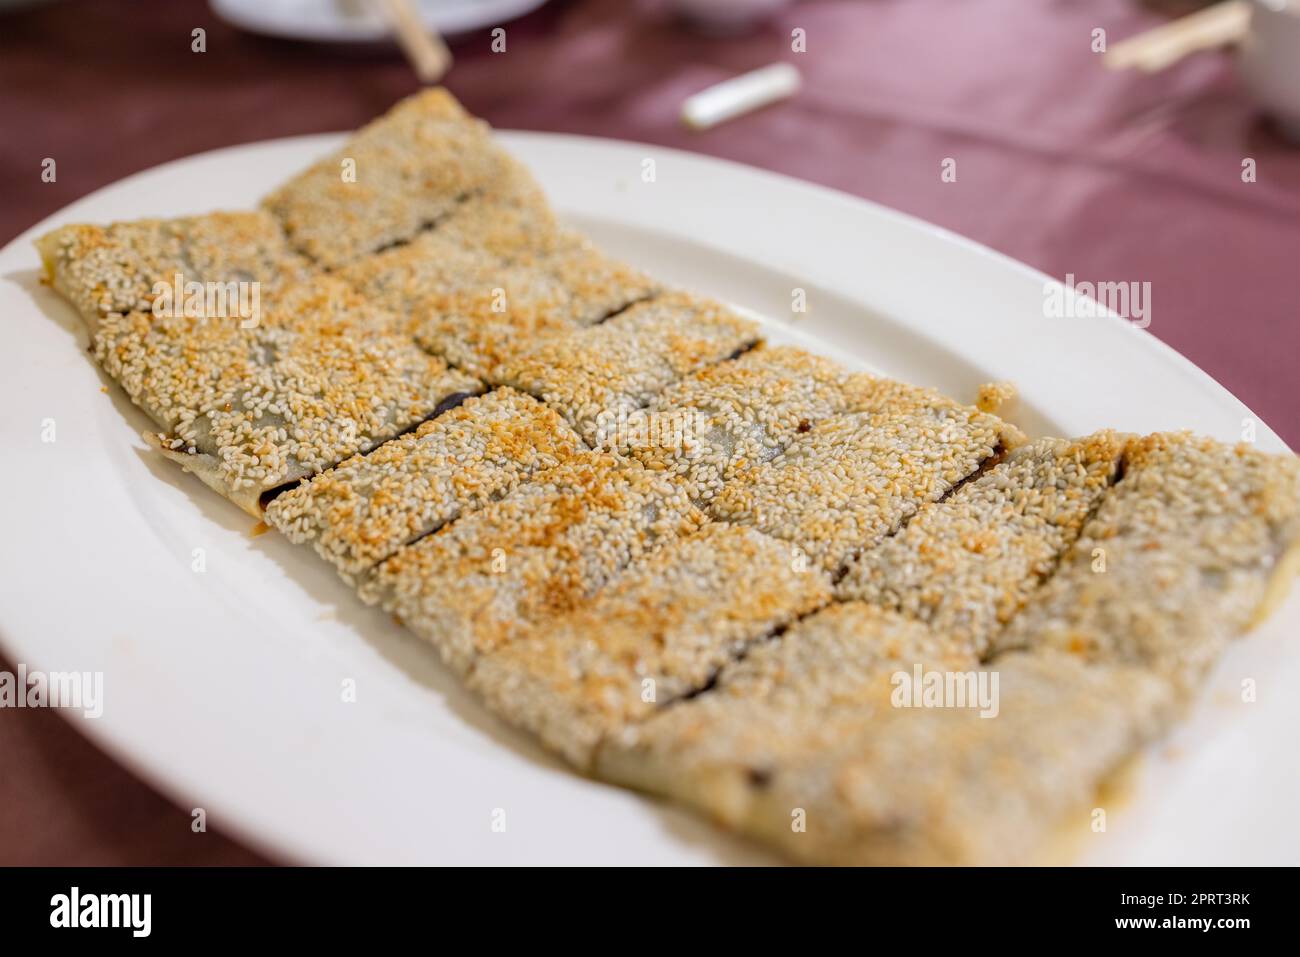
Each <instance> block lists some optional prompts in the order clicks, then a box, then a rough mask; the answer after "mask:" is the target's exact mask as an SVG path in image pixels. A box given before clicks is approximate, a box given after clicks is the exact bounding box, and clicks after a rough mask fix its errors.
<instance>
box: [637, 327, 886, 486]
mask: <svg viewBox="0 0 1300 957" xmlns="http://www.w3.org/2000/svg"><path fill="white" fill-rule="evenodd" d="M873 381H874V380H872V378H871V377H870V376H867V375H865V374H864V373H855V372H849V371H848V370H846V369H845V368H844V367H843V366H840V365H839V364H838V363H835V362H832V361H831V360H829V359H825V358H823V357H821V356H817V355H813V354H812V353H809V352H805V351H804V350H803V349H798V348H795V347H793V346H778V347H775V348H762V347H760V348H757V349H754V350H751V351H750V352H747V353H745V354H744V355H742V356H740V357H739V358H737V359H733V360H731V361H728V362H722V363H719V364H718V365H715V366H709V367H707V368H705V369H702V370H700V371H699V372H697V373H695V374H694V375H692V376H689V377H688V378H686V379H683V380H681V381H680V382H677V383H674V384H673V385H670V386H669V387H668V388H666V389H665V390H664V391H663V392H662V393H660V394H659V395H658V396H657V397H656V398H655V399H654V400H653V401H652V402H651V403H650V405H649V406H647V407H646V408H645V409H643V410H640V411H638V412H636V413H634V414H632V415H630V416H629V417H628V427H627V428H626V429H625V430H624V433H623V434H622V435H620V436H618V438H619V440H620V445H621V447H622V448H623V449H624V451H626V452H627V453H628V454H631V455H633V456H635V457H636V458H637V459H638V460H639V461H641V462H642V463H643V464H644V465H645V466H646V467H647V468H650V469H654V470H656V471H661V472H665V473H667V474H670V475H672V476H673V477H674V478H676V479H677V480H678V481H681V482H684V483H686V487H687V489H688V491H689V493H690V495H691V497H692V498H693V499H694V500H695V501H696V502H697V503H698V504H701V505H703V504H704V503H706V502H708V501H709V499H711V498H712V497H713V496H714V495H716V494H717V493H718V491H719V490H720V489H721V488H722V486H723V484H724V483H725V482H727V481H729V480H730V479H731V478H732V477H733V476H734V474H735V473H736V471H737V470H738V469H744V468H746V467H747V466H751V465H754V464H756V463H763V462H768V461H771V460H772V459H773V458H775V457H776V456H777V455H779V454H780V453H781V452H782V451H783V450H784V449H785V448H786V446H788V445H789V444H790V442H791V441H792V440H793V439H795V438H796V437H797V436H798V435H800V434H802V433H804V432H807V431H808V430H809V429H811V428H812V426H813V424H814V423H817V422H820V421H822V420H823V419H826V418H829V417H830V416H832V415H834V414H836V413H839V412H847V411H849V410H851V409H853V408H854V406H855V404H856V401H857V400H858V399H859V398H860V397H861V396H862V395H863V394H864V393H866V392H869V391H870V388H871V383H872V382H873Z"/></svg>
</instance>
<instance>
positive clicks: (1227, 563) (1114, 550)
mask: <svg viewBox="0 0 1300 957" xmlns="http://www.w3.org/2000/svg"><path fill="white" fill-rule="evenodd" d="M1298 542H1300V460H1297V459H1296V458H1295V457H1294V456H1286V455H1266V454H1264V453H1261V452H1259V451H1256V450H1255V449H1251V448H1248V447H1246V446H1244V445H1238V446H1235V447H1234V446H1230V445H1224V444H1222V443H1219V442H1214V441H1211V440H1210V439H1204V438H1198V437H1196V436H1192V435H1190V434H1188V433H1172V434H1171V433H1160V434H1156V435H1150V436H1147V437H1146V438H1142V439H1135V440H1133V441H1132V442H1131V443H1130V445H1129V447H1128V450H1127V455H1126V464H1125V474H1124V477H1123V479H1121V480H1120V482H1119V483H1118V484H1117V485H1116V486H1115V488H1114V490H1113V491H1112V492H1111V493H1110V495H1108V496H1107V497H1106V499H1105V501H1104V502H1103V503H1102V505H1101V507H1100V509H1098V511H1097V514H1096V516H1095V517H1094V518H1093V519H1092V521H1090V522H1089V523H1088V525H1087V526H1086V527H1085V528H1084V530H1083V534H1082V535H1081V536H1080V538H1079V540H1078V541H1077V542H1076V543H1075V545H1074V547H1073V548H1072V549H1071V551H1070V553H1069V554H1068V555H1067V556H1066V557H1065V559H1064V560H1063V561H1062V563H1061V567H1060V569H1059V570H1058V571H1057V572H1056V574H1055V575H1054V576H1052V578H1051V580H1049V581H1048V582H1047V584H1046V585H1045V586H1044V587H1043V588H1042V589H1041V590H1040V591H1039V592H1038V593H1037V594H1035V596H1034V598H1033V600H1032V601H1030V602H1029V604H1028V605H1027V606H1026V607H1025V608H1024V610H1023V611H1022V612H1021V613H1020V614H1019V615H1017V616H1016V617H1015V618H1014V619H1012V621H1011V623H1010V625H1009V626H1008V627H1007V629H1006V631H1005V632H1003V633H1002V634H1001V635H1000V636H999V638H998V640H997V642H996V646H997V648H998V649H999V650H1006V649H1012V648H1054V649H1058V650H1061V651H1064V652H1066V653H1068V654H1073V655H1077V656H1079V657H1081V658H1083V659H1086V660H1088V661H1095V662H1101V663H1122V664H1131V665H1136V666H1141V667H1143V668H1149V669H1151V670H1153V671H1155V672H1156V673H1158V674H1160V675H1162V676H1164V677H1166V678H1168V679H1169V680H1171V681H1173V682H1174V683H1175V684H1176V685H1177V687H1178V688H1180V689H1181V690H1182V691H1183V692H1185V693H1190V692H1191V691H1192V690H1193V689H1195V688H1196V687H1197V685H1198V683H1199V679H1200V678H1201V676H1202V675H1203V673H1204V672H1205V671H1206V670H1207V669H1208V668H1209V666H1210V665H1211V664H1212V663H1213V662H1214V660H1215V659H1216V658H1217V657H1218V654H1219V652H1220V651H1221V650H1222V648H1223V646H1224V644H1225V643H1226V642H1227V641H1229V640H1230V639H1231V638H1232V637H1233V636H1234V635H1236V634H1238V633H1240V632H1241V631H1242V630H1243V629H1245V628H1246V627H1247V626H1248V625H1250V624H1251V623H1252V621H1253V619H1254V618H1255V616H1256V614H1257V612H1258V610H1259V608H1260V606H1261V604H1262V603H1263V602H1264V601H1265V600H1266V598H1267V596H1268V592H1269V589H1270V586H1271V585H1272V581H1273V579H1274V577H1275V576H1276V575H1278V574H1279V571H1280V570H1282V573H1283V574H1285V575H1286V577H1287V578H1290V577H1291V574H1293V573H1294V570H1293V569H1288V570H1283V569H1284V565H1285V563H1284V558H1285V556H1286V555H1287V554H1288V553H1290V552H1293V551H1294V550H1295V549H1296V547H1297V543H1298Z"/></svg>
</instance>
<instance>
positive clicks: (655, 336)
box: [498, 292, 759, 448]
mask: <svg viewBox="0 0 1300 957" xmlns="http://www.w3.org/2000/svg"><path fill="white" fill-rule="evenodd" d="M758 340H759V333H758V326H757V325H756V324H755V323H753V322H751V321H750V320H747V319H742V318H741V317H740V316H738V315H736V314H735V313H734V312H732V311H731V310H730V309H728V308H727V307H726V306H723V305H722V304H720V303H717V302H714V301H712V300H710V299H705V298H702V297H700V296H696V295H693V294H691V293H686V292H671V293H667V294H665V295H662V296H659V297H657V298H654V299H651V300H649V301H647V302H642V303H638V304H637V305H634V306H632V307H631V308H629V309H627V310H626V311H625V312H622V313H619V314H618V315H617V316H615V317H614V318H612V319H610V320H609V321H607V322H603V323H601V324H600V325H598V326H594V327H592V328H590V329H583V330H579V331H577V332H573V333H570V334H568V335H562V336H558V337H554V338H550V339H547V340H545V341H544V342H543V343H542V344H541V345H539V346H537V347H536V348H534V349H531V350H529V351H528V352H526V353H524V354H523V355H521V356H518V357H516V358H514V359H511V360H509V361H507V362H505V363H503V364H502V366H501V368H500V371H499V374H498V375H499V379H500V381H501V382H502V383H503V384H505V385H509V386H512V387H514V388H516V389H519V390H520V391H522V392H527V393H529V394H530V395H534V396H536V397H537V398H539V399H542V400H543V401H544V402H546V403H547V404H549V405H552V406H553V407H554V408H555V409H556V410H558V411H559V412H560V413H561V414H562V415H563V416H564V417H565V418H566V419H567V420H568V421H569V424H570V425H572V426H573V427H574V428H575V429H576V430H577V432H578V434H579V435H581V436H582V437H583V439H584V440H585V441H586V442H587V443H588V444H589V445H592V446H593V447H601V448H617V447H618V445H619V442H618V434H619V431H620V430H621V429H624V428H626V425H627V416H628V414H629V413H631V412H634V411H635V410H637V409H639V408H641V407H642V406H644V405H646V404H647V403H648V402H649V401H650V400H651V399H652V398H654V397H655V395H657V394H658V393H659V392H661V391H662V390H663V389H664V388H666V387H667V386H669V385H671V384H672V383H674V382H676V381H678V380H680V379H682V378H684V377H685V376H687V375H690V374H691V373H692V372H696V371H698V370H699V369H702V368H704V367H705V366H708V365H712V364H714V363H717V362H721V361H722V360H724V359H727V358H729V357H731V356H733V355H735V354H737V353H739V352H741V351H742V350H744V349H747V348H748V347H750V346H752V345H753V344H754V343H756V342H757V341H758Z"/></svg>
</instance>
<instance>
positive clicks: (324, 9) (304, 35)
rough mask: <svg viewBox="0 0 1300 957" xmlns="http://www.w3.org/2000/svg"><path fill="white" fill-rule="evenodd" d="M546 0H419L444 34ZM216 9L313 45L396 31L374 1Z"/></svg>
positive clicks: (215, 5) (264, 0)
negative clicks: (387, 22) (385, 20)
mask: <svg viewBox="0 0 1300 957" xmlns="http://www.w3.org/2000/svg"><path fill="white" fill-rule="evenodd" d="M545 3H546V0H415V9H416V13H417V14H418V15H419V17H420V19H421V20H422V21H424V23H425V25H426V26H428V27H429V28H430V29H436V30H437V31H438V32H439V33H441V34H443V35H445V36H454V35H456V34H458V33H469V32H470V31H471V30H481V29H483V28H484V27H496V26H502V25H504V24H506V23H508V22H509V21H511V20H515V19H518V18H519V17H522V16H523V15H524V14H526V13H531V12H532V11H534V10H536V9H537V8H538V7H541V6H543V5H545ZM208 4H209V6H211V7H212V12H213V13H215V14H216V15H217V16H218V17H220V18H221V19H222V20H225V21H226V22H227V23H229V24H230V25H231V26H236V27H239V28H240V29H241V30H247V31H249V32H250V33H261V34H265V35H266V36H273V37H283V38H285V39H289V40H306V41H309V42H311V43H379V42H386V41H388V40H389V39H390V37H391V35H392V30H391V29H390V28H389V27H388V25H387V24H386V23H385V22H384V18H383V17H382V16H381V15H380V14H379V13H378V12H377V10H376V8H375V6H374V4H372V3H371V2H370V0H208Z"/></svg>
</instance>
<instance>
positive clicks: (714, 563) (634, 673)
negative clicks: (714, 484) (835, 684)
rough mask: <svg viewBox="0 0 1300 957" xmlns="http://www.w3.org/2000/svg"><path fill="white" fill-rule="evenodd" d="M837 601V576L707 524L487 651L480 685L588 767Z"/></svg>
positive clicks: (747, 534) (763, 540) (769, 542)
mask: <svg viewBox="0 0 1300 957" xmlns="http://www.w3.org/2000/svg"><path fill="white" fill-rule="evenodd" d="M829 600H830V582H829V580H828V579H827V578H826V577H825V576H824V575H821V574H820V573H818V572H816V571H813V570H810V569H803V570H798V569H797V568H796V566H795V563H794V562H793V561H792V559H791V550H790V546H789V545H787V544H786V543H784V542H778V541H777V540H776V539H773V538H769V537H767V536H766V535H763V534H761V533H760V532H757V531H755V530H754V529H749V528H741V527H738V526H733V525H721V524H713V525H708V526H706V527H705V528H704V529H703V530H701V531H700V532H698V533H696V534H694V535H691V536H688V537H685V538H680V539H677V540H675V541H672V542H669V543H667V544H665V545H664V546H663V547H662V548H660V549H659V550H658V551H656V552H654V553H653V554H651V555H650V556H649V557H647V558H646V559H645V560H643V561H641V562H639V563H637V564H636V565H634V566H632V567H631V568H630V569H628V570H627V571H626V572H624V573H623V574H622V575H621V576H620V577H619V578H617V579H616V580H615V581H614V582H613V583H611V584H610V585H608V586H606V588H604V589H603V590H602V591H600V592H599V593H597V595H596V596H595V597H594V598H593V599H592V600H591V601H590V602H588V603H586V604H583V605H581V606H579V607H578V608H577V609H576V610H575V611H573V612H572V613H570V614H568V615H566V616H563V617H561V618H558V619H555V620H552V621H549V622H547V623H546V624H544V625H543V626H541V627H538V628H536V629H534V630H533V631H531V632H529V633H528V634H526V635H525V636H522V637H520V638H519V639H518V640H516V641H513V642H511V643H510V644H508V645H506V646H504V647H502V648H500V649H497V650H495V651H491V652H487V653H484V654H483V655H482V656H481V657H480V658H479V659H478V661H477V663H476V664H475V666H474V670H473V672H472V673H471V675H470V678H469V684H470V687H472V688H474V689H475V690H477V691H479V692H480V693H481V694H482V695H483V696H484V698H485V699H486V700H487V703H488V705H489V707H491V708H492V709H493V710H494V711H496V712H497V713H498V714H500V715H502V716H503V717H505V718H506V719H507V720H509V721H510V722H511V723H513V724H515V725H517V726H519V727H523V728H527V729H528V730H530V731H532V732H534V733H536V734H537V735H539V736H540V737H541V739H542V741H543V742H544V743H546V744H547V745H549V746H550V747H552V748H554V749H555V750H557V751H559V752H560V753H562V754H563V755H564V756H565V757H566V758H568V759H569V761H571V762H572V763H573V764H574V765H576V766H577V767H578V768H580V769H584V770H586V769H587V768H588V767H589V765H590V763H591V759H592V754H593V751H594V749H595V748H596V747H597V746H598V744H599V743H600V741H601V740H602V739H603V738H604V737H606V736H607V735H609V734H611V733H613V732H615V731H617V730H619V729H620V728H623V727H626V726H627V725H628V724H630V723H633V722H636V721H638V720H642V719H644V718H646V717H648V716H649V715H650V714H652V713H653V712H654V711H655V710H656V709H657V708H659V707H661V706H662V705H664V704H666V703H668V702H671V701H673V700H674V699H676V698H680V697H682V696H683V695H687V694H690V693H693V692H696V691H698V690H700V689H701V688H703V687H705V686H706V685H707V684H708V683H709V681H710V680H711V679H712V677H713V676H714V675H715V674H716V673H717V672H718V670H719V669H720V668H722V667H723V666H724V665H726V664H727V663H728V662H730V661H732V660H734V659H735V658H736V657H737V656H738V655H739V654H742V653H743V652H744V650H745V649H746V647H747V646H748V645H749V644H750V643H751V642H753V641H755V640H757V639H759V638H762V637H763V636H765V635H767V634H769V633H771V632H772V630H773V629H775V628H778V627H780V626H782V625H785V624H786V623H788V622H790V621H791V620H793V619H794V618H796V617H798V616H799V615H802V614H805V613H807V612H810V611H813V610H814V609H816V608H817V607H819V606H820V605H823V604H825V603H826V602H827V601H829Z"/></svg>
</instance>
